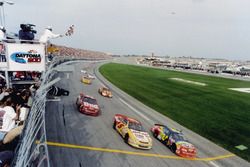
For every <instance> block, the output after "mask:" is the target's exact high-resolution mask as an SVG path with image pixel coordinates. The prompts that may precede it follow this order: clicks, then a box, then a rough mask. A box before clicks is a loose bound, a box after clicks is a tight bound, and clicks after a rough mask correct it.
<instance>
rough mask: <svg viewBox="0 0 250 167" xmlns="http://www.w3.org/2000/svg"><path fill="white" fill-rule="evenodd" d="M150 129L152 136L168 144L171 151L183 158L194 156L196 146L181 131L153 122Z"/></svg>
mask: <svg viewBox="0 0 250 167" xmlns="http://www.w3.org/2000/svg"><path fill="white" fill-rule="evenodd" d="M151 131H152V133H153V135H154V137H155V138H157V139H158V140H160V141H161V142H162V143H163V144H164V145H166V146H168V147H169V148H170V149H171V151H172V152H173V153H175V154H177V155H179V156H181V157H185V158H195V156H196V153H197V151H196V148H195V147H194V146H193V144H191V143H189V142H188V140H187V139H186V138H185V137H184V135H183V133H182V132H181V131H179V130H176V129H173V128H169V127H167V126H165V125H159V124H155V125H154V127H153V128H151Z"/></svg>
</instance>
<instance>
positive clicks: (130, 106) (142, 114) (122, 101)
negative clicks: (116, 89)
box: [119, 98, 153, 124]
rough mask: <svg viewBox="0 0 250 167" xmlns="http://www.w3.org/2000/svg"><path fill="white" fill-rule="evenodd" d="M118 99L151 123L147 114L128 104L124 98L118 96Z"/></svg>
mask: <svg viewBox="0 0 250 167" xmlns="http://www.w3.org/2000/svg"><path fill="white" fill-rule="evenodd" d="M119 100H120V101H121V102H122V103H124V104H125V105H127V106H128V107H129V108H130V109H131V110H133V111H134V112H135V113H136V114H138V115H140V116H141V117H142V118H144V119H145V120H147V121H148V122H150V123H152V124H153V121H151V120H150V119H149V118H148V117H147V116H145V115H144V114H142V113H141V112H140V111H138V110H136V109H135V108H134V107H132V106H131V105H129V104H128V103H127V102H125V101H124V100H122V99H121V98H119Z"/></svg>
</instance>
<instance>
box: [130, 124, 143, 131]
mask: <svg viewBox="0 0 250 167" xmlns="http://www.w3.org/2000/svg"><path fill="white" fill-rule="evenodd" d="M128 128H129V129H133V130H137V131H142V132H145V130H144V128H143V127H142V125H141V124H140V123H137V122H129V124H128Z"/></svg>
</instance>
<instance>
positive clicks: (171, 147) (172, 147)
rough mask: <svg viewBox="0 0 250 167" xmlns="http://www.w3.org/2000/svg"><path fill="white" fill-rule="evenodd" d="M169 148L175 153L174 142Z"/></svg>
mask: <svg viewBox="0 0 250 167" xmlns="http://www.w3.org/2000/svg"><path fill="white" fill-rule="evenodd" d="M170 149H171V151H172V152H173V153H175V152H176V145H175V144H172V145H171V146H170Z"/></svg>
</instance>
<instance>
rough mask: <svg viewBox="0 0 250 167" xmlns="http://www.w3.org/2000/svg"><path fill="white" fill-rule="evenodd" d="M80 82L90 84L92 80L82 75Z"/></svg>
mask: <svg viewBox="0 0 250 167" xmlns="http://www.w3.org/2000/svg"><path fill="white" fill-rule="evenodd" d="M81 82H82V83H85V84H88V85H90V84H91V83H92V80H91V79H90V78H88V77H86V76H83V77H82V79H81Z"/></svg>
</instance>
